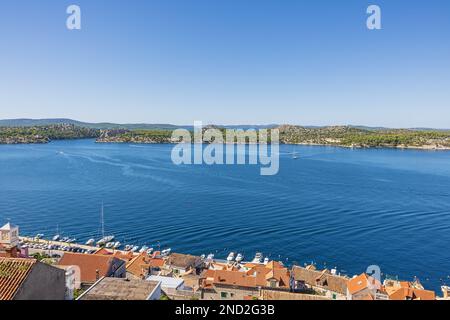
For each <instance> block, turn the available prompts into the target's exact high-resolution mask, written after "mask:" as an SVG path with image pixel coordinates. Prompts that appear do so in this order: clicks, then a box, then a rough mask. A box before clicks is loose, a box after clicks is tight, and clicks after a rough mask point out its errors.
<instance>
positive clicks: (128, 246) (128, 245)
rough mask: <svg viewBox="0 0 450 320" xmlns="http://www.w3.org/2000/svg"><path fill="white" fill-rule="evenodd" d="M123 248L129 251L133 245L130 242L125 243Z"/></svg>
mask: <svg viewBox="0 0 450 320" xmlns="http://www.w3.org/2000/svg"><path fill="white" fill-rule="evenodd" d="M124 249H125V251H130V250H131V249H133V246H132V245H131V244H127V245H126V246H125V248H124Z"/></svg>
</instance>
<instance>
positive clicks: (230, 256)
mask: <svg viewBox="0 0 450 320" xmlns="http://www.w3.org/2000/svg"><path fill="white" fill-rule="evenodd" d="M233 260H234V252H230V254H229V255H228V257H227V261H228V262H232V261H233Z"/></svg>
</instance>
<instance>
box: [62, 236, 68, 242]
mask: <svg viewBox="0 0 450 320" xmlns="http://www.w3.org/2000/svg"><path fill="white" fill-rule="evenodd" d="M68 241H69V237H64V238H62V239H61V242H68Z"/></svg>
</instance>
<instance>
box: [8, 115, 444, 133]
mask: <svg viewBox="0 0 450 320" xmlns="http://www.w3.org/2000/svg"><path fill="white" fill-rule="evenodd" d="M56 124H73V125H75V126H79V127H85V128H91V129H127V130H137V129H141V130H175V129H179V128H182V129H188V130H191V129H192V128H193V126H192V125H180V126H178V125H173V124H164V123H125V124H120V123H111V122H99V123H92V122H83V121H78V120H73V119H68V118H48V119H27V118H20V119H3V120H0V127H34V126H48V125H56ZM204 125H205V126H206V124H204ZM216 126H217V127H222V128H229V129H250V128H252V129H270V128H276V127H278V126H279V124H267V125H216ZM303 127H304V128H325V127H328V126H303ZM348 127H352V128H357V129H362V130H375V131H378V130H389V129H391V128H386V127H370V126H361V125H349V126H348ZM409 130H416V131H428V130H435V131H447V130H448V129H435V128H409Z"/></svg>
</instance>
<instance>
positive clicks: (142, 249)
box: [139, 246, 148, 253]
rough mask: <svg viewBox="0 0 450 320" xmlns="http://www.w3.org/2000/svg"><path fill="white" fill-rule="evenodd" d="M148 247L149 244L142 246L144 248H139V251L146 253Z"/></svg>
mask: <svg viewBox="0 0 450 320" xmlns="http://www.w3.org/2000/svg"><path fill="white" fill-rule="evenodd" d="M147 249H148V247H147V246H142V248H141V249H140V250H139V253H144V252H145V251H147Z"/></svg>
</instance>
